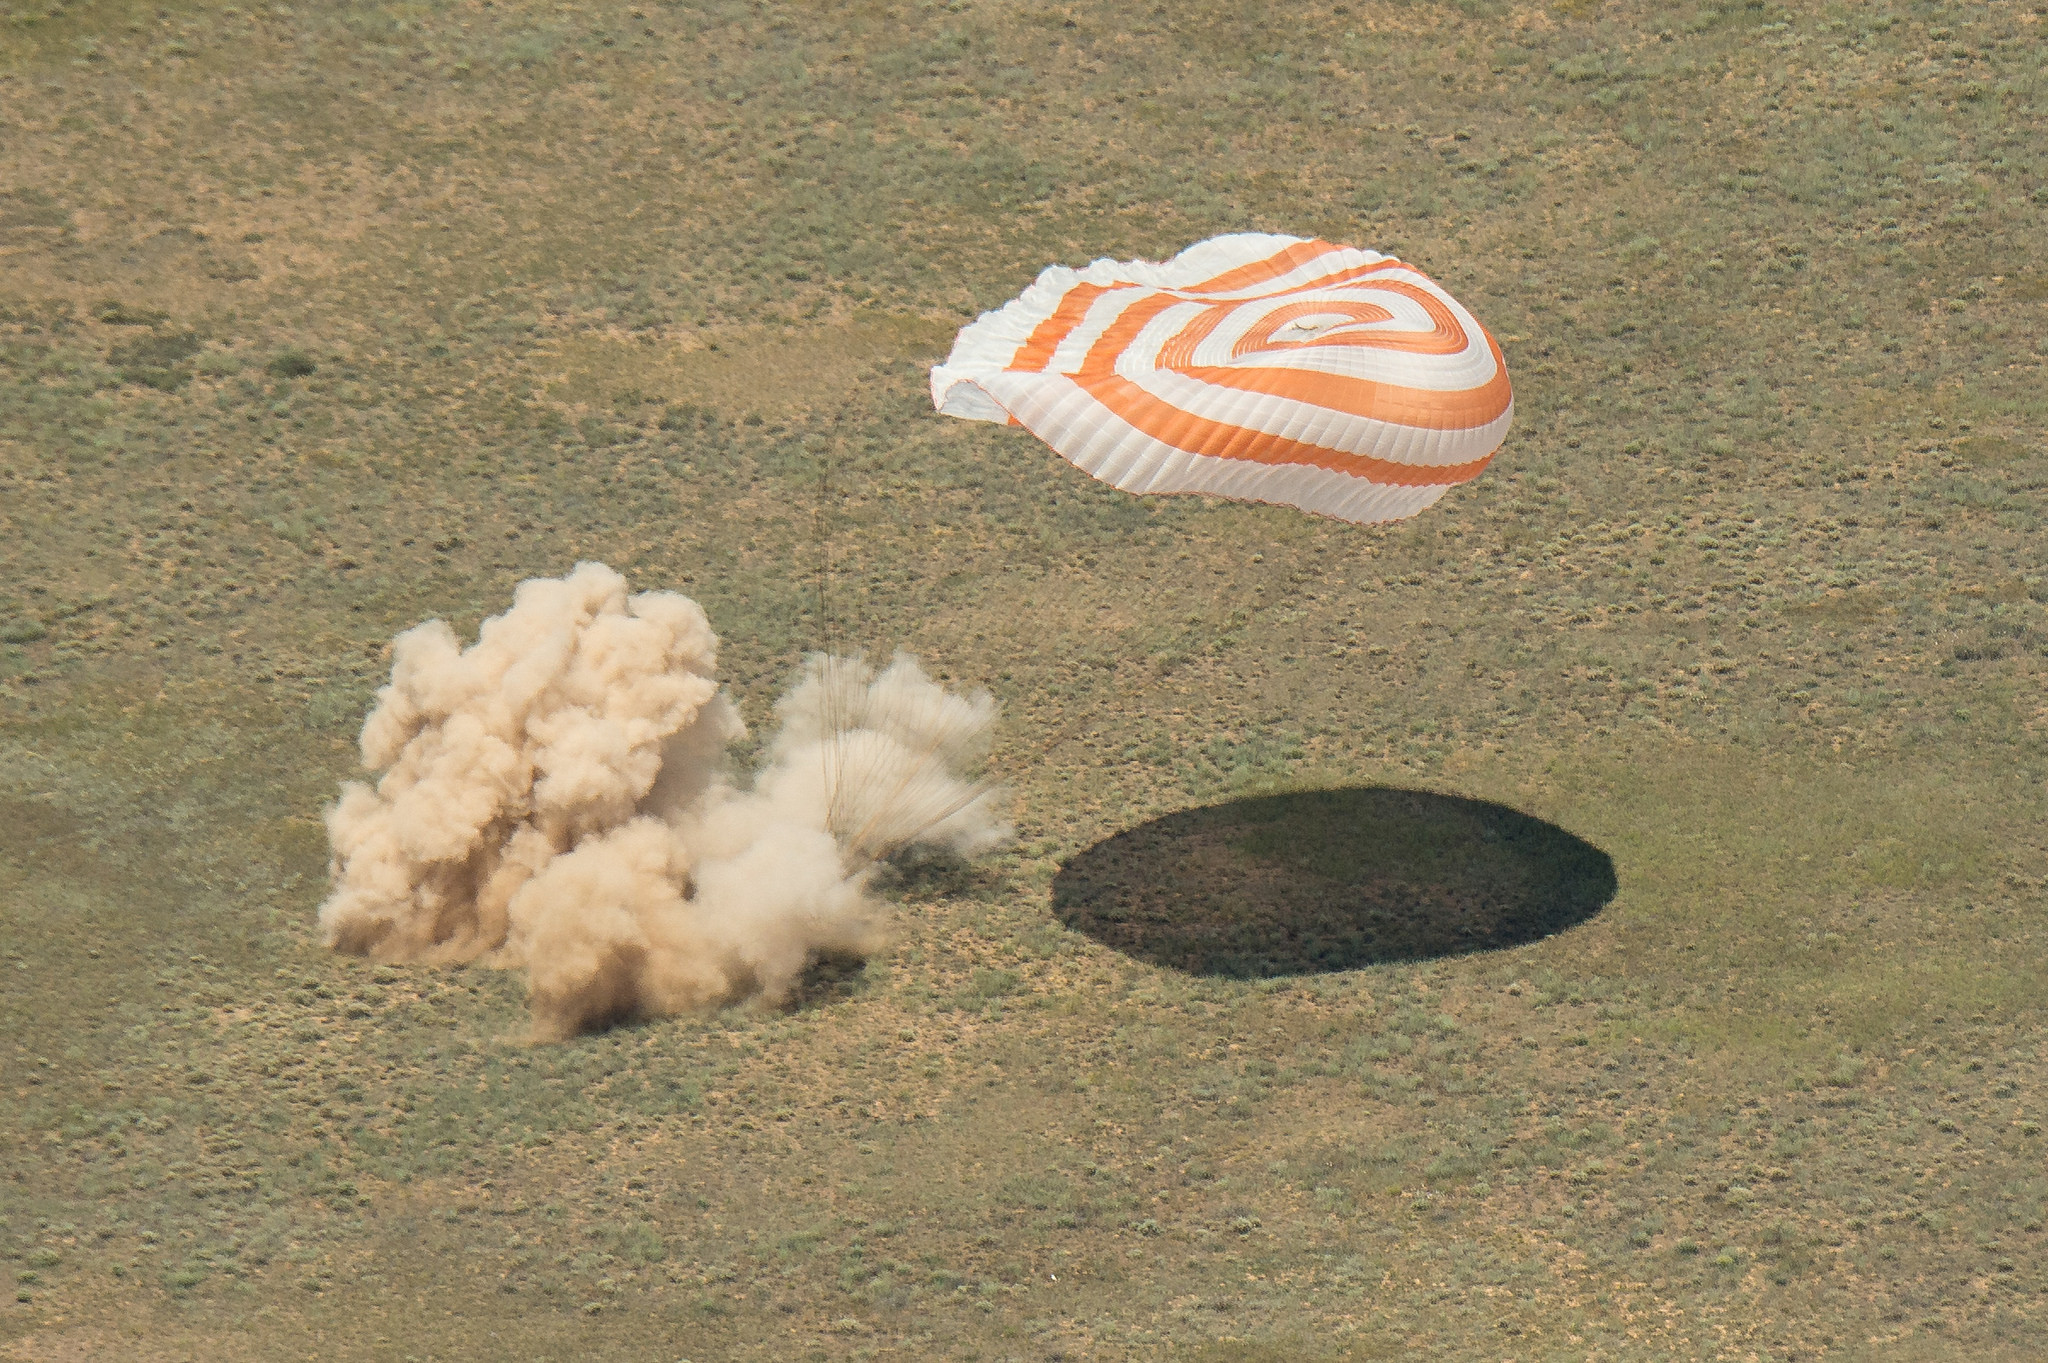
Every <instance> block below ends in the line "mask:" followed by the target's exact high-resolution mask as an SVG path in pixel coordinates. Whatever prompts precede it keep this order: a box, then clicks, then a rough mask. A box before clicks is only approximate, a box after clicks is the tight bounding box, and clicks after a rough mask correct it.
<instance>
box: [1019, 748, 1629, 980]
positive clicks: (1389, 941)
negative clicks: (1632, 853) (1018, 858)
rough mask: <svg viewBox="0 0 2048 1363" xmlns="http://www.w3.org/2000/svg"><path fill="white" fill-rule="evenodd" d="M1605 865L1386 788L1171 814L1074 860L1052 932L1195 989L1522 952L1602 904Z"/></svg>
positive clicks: (1571, 848) (1581, 847) (1496, 819)
mask: <svg viewBox="0 0 2048 1363" xmlns="http://www.w3.org/2000/svg"><path fill="white" fill-rule="evenodd" d="M1615 889H1616V880H1615V875H1614V861H1613V859H1612V858H1611V857H1609V856H1608V855H1607V854H1606V853H1605V852H1603V851H1601V850H1600V849H1599V848H1597V847H1595V846H1593V845H1592V844H1591V843H1589V842H1586V841H1585V840H1584V839H1582V838H1579V837H1576V836H1574V835H1573V834H1571V833H1568V832H1566V831H1565V830H1564V829H1562V828H1559V827H1558V826H1557V825H1555V824H1551V823H1545V822H1544V821H1543V820H1541V819H1537V818H1532V817H1531V816H1529V815H1527V814H1524V813H1521V812H1520V811H1519V810H1514V809H1510V808H1508V807H1507V806H1506V805H1499V804H1493V803H1490V802H1488V801H1485V800H1470V799H1465V798H1462V797H1460V796H1456V795H1439V794H1435V793H1433V792H1430V791H1421V790H1402V789H1398V788H1395V787H1389V786H1359V787H1349V788H1341V789H1336V790H1306V791H1294V792H1288V793H1285V794H1277V795H1262V796H1255V797H1252V798H1248V799H1242V800H1232V801H1230V802H1228V803H1226V804H1220V805H1210V806H1207V807H1205V808H1201V809H1189V810H1183V811H1181V812H1180V813H1177V814H1169V815H1166V816H1165V817H1163V818H1159V819H1154V820H1152V821H1151V822H1149V823H1144V824H1140V825H1138V826H1137V827H1135V828H1130V829H1126V830H1125V831H1124V832H1121V833H1118V834H1117V835H1116V836H1114V837H1111V838H1107V839H1105V840H1103V841H1102V842H1099V843H1096V844H1095V845H1094V846H1093V847H1090V848H1088V849H1086V850H1085V851H1083V852H1080V853H1078V854H1077V855H1075V856H1074V857H1073V858H1071V859H1070V860H1069V861H1068V862H1067V863H1066V864H1065V865H1064V866H1063V867H1061V868H1060V871H1059V874H1058V875H1057V876H1056V877H1054V880H1053V908H1054V912H1055V913H1057V914H1058V916H1059V918H1060V920H1061V921H1062V922H1063V923H1065V924H1066V925H1067V926H1068V927H1070V928H1072V929H1074V930H1075V931H1077V932H1081V933H1085V934H1086V935H1088V936H1089V937H1092V938H1094V939H1095V940H1096V941H1098V942H1101V943H1102V944H1103V945H1105V946H1108V947H1112V948H1114V949H1116V950H1118V951H1121V952H1123V953H1125V954H1126V955H1129V956H1133V957H1136V958H1138V959H1139V960H1143V961H1148V962H1150V963H1152V964H1154V965H1160V966H1167V967H1170V968H1172V969H1175V970H1181V971H1185V972H1187V973H1189V974H1193V975H1217V976H1225V977H1229V978H1235V979H1267V978H1272V977H1275V976H1284V975H1313V974H1321V973H1325V972H1329V971H1338V970H1353V969H1356V968H1358V967H1360V966H1367V965H1373V964H1377V963H1380V962H1388V961H1415V960H1428V959H1433V958H1437V957H1444V956H1462V955H1466V954H1469V953H1471V952H1476V951H1490V950H1495V949H1498V948H1501V947H1511V946H1519V945H1521V944H1523V943H1525V942H1533V941H1537V940H1539V939H1541V938H1544V937H1548V936H1550V935H1552V934H1553V933H1557V932H1562V931H1564V930H1565V929H1566V928H1570V927H1573V926H1576V925H1577V924H1579V923H1583V922H1585V921H1586V920H1587V919H1588V918H1591V917H1592V916H1593V915H1594V914H1596V913H1598V912H1600V910H1601V909H1602V908H1604V907H1606V905H1607V903H1608V902H1609V901H1610V900H1612V899H1613V898H1614V893H1615Z"/></svg>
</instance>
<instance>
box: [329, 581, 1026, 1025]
mask: <svg viewBox="0 0 2048 1363" xmlns="http://www.w3.org/2000/svg"><path fill="white" fill-rule="evenodd" d="M717 662H718V638H717V636H716V635H715V634H714V633H713V632H712V629H711V624H710V621H709V620H708V619H707V618H706V617H705V614H704V611H703V610H702V608H700V607H699V606H698V605H697V603H696V602H694V601H692V600H690V599H689V598H687V597H684V596H680V595H677V594H675V593H672V592H661V591H650V592H640V593H637V594H629V593H628V591H627V589H626V582H625V579H624V578H623V577H621V576H620V575H619V574H618V573H616V572H614V571H613V570H611V569H610V568H607V567H605V566H604V565H602V564H598V563H584V564H579V565H578V566H577V567H576V569H575V571H573V572H571V573H570V574H569V575H568V576H567V577H564V578H538V579H533V580H530V581H527V582H523V583H521V584H520V585H519V587H518V588H517V590H516V591H515V593H514V595H513V603H512V608H511V609H510V610H508V611H507V612H505V613H504V614H503V615H499V616H494V617H493V618H491V619H489V620H486V621H485V622H484V624H483V627H482V629H481V630H480V631H479V632H478V638H477V640H476V642H475V643H474V644H472V645H470V646H469V647H467V648H464V647H463V646H462V643H461V641H460V640H459V639H458V638H457V637H456V635H455V632H454V630H453V629H451V628H450V627H449V626H448V625H447V624H446V623H444V622H442V621H439V620H430V621H428V622H427V623H425V624H423V625H420V626H417V627H416V628H413V629H410V630H407V631H405V632H404V633H403V634H400V635H399V636H398V637H397V639H395V640H394V641H393V644H392V668H391V681H390V683H389V684H388V685H387V686H385V687H384V688H383V689H382V690H380V691H379V692H378V694H377V703H376V706H375V708H374V709H372V711H371V712H370V715H369V718H368V719H367V720H366V721H365V723H364V725H363V732H362V756H363V765H364V767H365V768H367V769H368V770H370V771H371V772H376V773H381V775H379V776H378V777H377V779H376V781H375V784H374V785H372V784H367V783H364V782H357V781H351V782H347V783H344V785H343V786H342V790H341V796H340V798H339V799H338V800H337V801H336V802H335V803H334V804H333V805H332V806H330V807H329V808H328V810H327V831H328V839H329V843H330V845H331V848H332V857H333V860H332V864H331V868H330V872H331V877H332V890H331V893H330V894H329V896H328V898H327V900H326V901H325V902H324V903H323V904H322V905H321V906H320V914H319V922H320V927H321V930H322V932H323V934H324V936H325V940H326V942H327V944H328V945H329V946H330V947H332V948H333V949H335V950H337V951H342V952H347V953H350V954H353V955H361V956H370V957H374V958H376V959H377V960H380V961H390V962H427V963H454V962H463V961H480V962H484V963H487V964H489V965H493V966H498V967H502V968H506V969H517V970H523V971H524V972H525V976H526V980H527V985H528V995H529V1001H530V1004H531V1008H532V1017H533V1033H534V1036H535V1037H536V1038H537V1039H541V1040H559V1039H562V1038H565V1037H569V1036H572V1035H575V1034H576V1033H578V1032H582V1031H588V1030H592V1029H596V1028H601V1027H605V1026H609V1025H611V1024H614V1023H617V1022H622V1021H627V1020H631V1019H636V1018H646V1017H658V1016H665V1015H670V1014H675V1013H680V1012H684V1011H688V1010H693V1009H709V1008H716V1007H720V1006H724V1005H727V1004H732V1003H736V1002H740V1001H742V1000H746V999H750V998H761V999H764V1000H766V1001H768V1002H771V1003H774V1002H780V1001H783V1000H786V999H787V998H788V997H789V996H790V994H791V992H792V990H793V989H794V988H795V987H796V985H797V983H798V981H799V980H800V978H801V977H802V975H803V973H804V971H805V970H806V969H807V968H808V967H809V966H810V965H812V964H813V963H814V962H816V961H818V960H820V959H822V958H825V957H828V956H865V955H868V954H870V953H872V952H874V951H875V950H877V949H878V948H879V947H880V946H881V945H882V944H883V941H884V933H883V928H882V918H881V913H880V909H879V905H878V904H877V902H876V901H875V899H874V897H873V895H872V894H871V892H870V884H869V882H870V880H871V878H872V875H873V872H874V870H875V868H876V866H877V865H878V864H879V863H880V862H881V861H882V860H883V859H885V858H887V857H891V856H894V855H897V854H899V853H909V854H913V855H915V854H919V853H931V852H937V851H941V850H943V851H947V852H951V853H954V854H957V855H960V856H967V857H971V856H974V855H976V854H979V853H981V852H985V851H987V850H989V849H991V848H993V847H996V846H998V845H1000V844H1001V843H1002V842H1003V841H1004V840H1005V839H1006V838H1007V837H1008V835H1009V830H1008V828H1007V827H1006V826H1005V825H1003V824H1002V823H1001V822H1000V821H999V819H998V817H997V814H996V811H995V808H994V804H995V799H996V792H995V791H994V790H992V789H991V788H990V787H989V786H988V785H987V784H986V783H985V782H981V781H976V780H973V779H970V777H969V776H968V775H967V774H966V773H967V772H969V771H971V770H973V769H974V768H976V767H977V766H978V765H979V764H980V763H981V762H983V761H984V760H985V759H986V757H987V753H988V741H989V734H990V730H991V726H992V725H993V723H994V720H995V716H996V707H995V703H994V701H993V700H992V699H991V698H990V697H989V696H987V695H986V694H985V693H976V694H973V695H961V694H958V693H955V692H952V691H949V690H947V689H946V688H944V687H942V686H940V685H939V684H938V683H936V682H934V681H933V680H931V678H929V677H928V676H926V675H925V673H924V672H923V671H922V670H921V669H920V668H919V667H918V665H917V663H916V661H915V660H913V659H911V658H909V657H908V656H905V655H900V654H899V655H898V656H897V657H896V659H895V660H894V661H893V662H892V663H890V664H889V666H887V667H886V668H883V669H881V670H879V671H877V670H876V669H875V668H873V667H872V666H870V665H869V664H867V663H866V662H864V661H862V660H861V659H859V658H849V657H835V656H827V655H823V654H814V655H812V656H811V657H810V658H809V659H807V660H806V663H805V667H804V670H803V673H802V674H801V676H800V677H799V678H798V680H797V682H796V684H795V685H794V686H793V687H792V688H791V689H790V690H789V692H788V693H787V694H785V695H784V696H783V697H782V699H781V700H780V701H779V702H778V703H777V705H776V719H777V727H776V728H775V730H774V732H773V733H772V734H771V735H770V736H769V738H768V740H767V742H766V743H765V744H764V745H763V747H762V757H761V761H760V763H759V765H758V767H757V769H756V770H755V771H753V772H752V773H751V774H750V775H747V776H742V775H741V774H739V773H738V772H736V770H735V764H734V763H733V761H732V757H731V751H732V748H733V745H734V744H736V743H738V742H739V741H740V740H742V739H744V738H745V737H746V735H747V729H746V726H745V724H744V723H742V721H741V719H740V716H739V712H738V711H737V710H736V709H735V708H734V706H733V704H732V702H731V701H730V700H729V699H728V698H727V697H726V695H725V693H724V691H723V690H722V689H721V688H720V685H719V683H718V680H717V675H716V673H717Z"/></svg>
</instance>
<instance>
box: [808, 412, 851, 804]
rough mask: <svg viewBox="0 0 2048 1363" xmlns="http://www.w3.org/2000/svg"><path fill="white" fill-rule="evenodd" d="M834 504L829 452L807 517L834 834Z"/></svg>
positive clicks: (822, 746) (823, 757)
mask: <svg viewBox="0 0 2048 1363" xmlns="http://www.w3.org/2000/svg"><path fill="white" fill-rule="evenodd" d="M831 499H832V457H831V453H830V451H829V450H825V451H820V452H819V456H818V504H817V507H816V509H815V510H814V512H813V514H812V518H811V538H812V539H813V540H814V541H815V543H816V546H817V551H818V564H817V574H816V576H817V581H816V584H815V585H816V588H817V594H818V636H819V637H818V642H819V653H820V658H821V661H820V662H819V665H818V674H817V679H818V685H819V686H820V687H822V688H823V691H824V694H823V695H822V696H820V697H819V704H818V711H819V723H820V727H821V729H822V732H821V733H820V734H819V736H818V757H819V760H820V761H821V762H822V763H823V764H824V771H823V777H824V783H825V786H824V789H825V826H826V828H828V829H830V830H831V831H832V832H834V833H835V834H836V833H837V832H838V831H839V826H840V823H841V822H842V820H841V817H840V803H841V796H840V791H841V788H842V786H843V784H844V781H845V772H844V770H843V765H844V763H843V757H844V748H845V740H844V734H845V732H846V727H847V720H848V719H849V718H850V716H848V715H846V714H844V713H843V711H844V708H845V706H844V704H843V700H844V698H843V697H842V695H841V694H840V688H841V685H842V680H841V678H840V677H839V676H838V675H837V674H838V672H839V671H840V670H841V662H840V659H839V631H838V628H837V624H836V622H835V621H834V620H833V618H832V528H831V523H830V521H829V518H828V511H829V508H830V505H831Z"/></svg>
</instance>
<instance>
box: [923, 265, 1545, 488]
mask: <svg viewBox="0 0 2048 1363" xmlns="http://www.w3.org/2000/svg"><path fill="white" fill-rule="evenodd" d="M932 404H933V406H935V407H936V408H937V409H938V410H939V411H940V412H942V413H944V414H946V415H947V416H957V417H964V418H967V419H969V420H976V421H998V422H1007V423H1009V424H1010V425H1013V426H1023V427H1025V428H1026V429H1028V430H1029V431H1030V432H1031V433H1032V434H1033V435H1035V436H1037V437H1038V438H1039V439H1041V440H1043V441H1044V442H1045V443H1046V444H1048V445H1050V446H1052V447H1053V448H1054V449H1055V450H1057V451H1059V453H1060V454H1061V455H1063V456H1064V457H1065V458H1066V459H1068V460H1069V461H1070V462H1072V463H1073V464H1075V465H1077V466H1078V467H1080V468H1082V469H1083V470H1085V471H1087V472H1088V473H1090V474H1092V475H1094V476H1095V477H1097V478H1100V479H1102V480H1103V481H1104V482H1106V483H1110V484H1112V485H1114V486H1116V487H1119V488H1122V489H1123V490H1125V491H1126V492H1162V493H1163V492H1201V493H1209V494H1212V495H1215V496H1220V497H1233V498H1238V499H1240V500H1244V501H1257V502H1274V503H1278V504H1280V505H1283V506H1293V507H1299V508H1300V509H1302V510H1303V511H1312V512H1316V513H1318V514H1321V515H1325V516H1335V517H1337V518H1338V519H1340V520H1347V521H1355V522H1358V523H1361V524H1365V523H1370V522H1374V521H1391V520H1399V519H1401V518H1402V517H1404V516H1412V515H1414V514H1415V513H1416V512H1418V511H1420V510H1422V509H1423V508H1424V507H1426V506H1428V505H1430V504H1431V503H1433V502H1435V501H1436V500H1437V498H1439V497H1441V496H1443V494H1444V492H1445V491H1446V490H1447V489H1448V488H1449V487H1451V486H1452V485H1453V484H1455V483H1462V482H1466V481H1468V480H1470V479H1472V478H1476V477H1477V476H1478V475H1479V472H1480V470H1482V469H1484V468H1485V467H1486V465H1487V462H1488V461H1489V460H1490V459H1492V458H1493V453H1494V451H1495V450H1497V449H1499V448H1500V443H1501V441H1502V440H1503V439H1505V438H1506V436H1507V430H1508V422H1509V420H1510V419H1511V418H1512V416H1513V413H1514V395H1513V394H1512V392H1511V391H1510V390H1509V387H1508V372H1507V362H1506V360H1505V359H1503V358H1502V356H1501V352H1500V346H1499V345H1497V344H1496V343H1495V342H1494V339H1493V337H1492V336H1490V335H1488V334H1487V331H1486V328H1484V327H1482V326H1481V325H1479V322H1478V321H1477V320H1476V319H1475V318H1474V317H1473V316H1472V314H1471V313H1469V312H1467V311H1466V310H1465V309H1464V307H1463V306H1462V305H1461V304H1459V302H1458V301H1457V300H1456V299H1455V298H1452V297H1451V296H1450V294H1448V293H1446V292H1445V291H1444V289H1443V288H1442V287H1441V286H1439V285H1438V284H1437V283H1436V281H1435V280H1433V279H1431V278H1429V276H1427V275H1425V274H1423V273H1422V272H1421V271H1420V270H1418V269H1416V268H1415V267H1414V266H1412V265H1405V264H1403V263H1402V262H1400V261H1398V260H1396V259H1394V258H1393V257H1391V256H1383V255H1381V254H1379V253H1378V252H1377V251H1361V250H1358V249H1356V248H1354V247H1349V246H1335V245H1332V244H1331V243H1329V242H1326V241H1305V240H1303V239H1302V238H1300V237H1287V236H1270V235H1264V234H1255V233H1244V234H1238V235H1233V236H1223V237H1212V238H1210V239H1209V240H1208V241H1204V242H1198V243H1197V244H1195V245H1193V246H1190V247H1189V248H1188V249H1187V250H1185V251H1182V252H1181V253H1180V254H1179V255H1177V256H1175V257H1174V258H1173V259H1172V260H1169V261H1166V262H1164V263H1162V264H1154V263H1152V262H1150V261H1112V260H1098V261H1096V262H1095V263H1094V264H1093V265H1090V266H1089V267H1088V268H1087V269H1085V270H1072V269H1068V268H1066V267H1064V266H1058V265H1055V266H1052V267H1051V268H1049V269H1047V270H1046V271H1045V272H1044V273H1042V274H1040V275H1039V276H1038V280H1037V282H1036V283H1034V284H1033V285H1032V286H1031V287H1030V288H1028V289H1026V290H1025V291H1024V293H1023V295H1022V296H1021V297H1019V298H1016V299H1014V300H1012V301H1011V302H1010V303H1008V304H1007V305H1005V306H1004V307H1003V308H1001V309H1000V310H999V311H996V312H986V313H983V314H982V315H981V317H980V318H979V319H978V320H977V321H975V322H974V323H973V324H971V325H969V326H967V327H965V328H963V329H962V330H961V332H960V334H959V336H958V337H957V338H956V339H955V340H954V342H953V352H952V354H951V355H949V356H948V357H947V359H946V362H945V363H944V364H942V365H939V366H938V367H937V368H935V369H933V370H932Z"/></svg>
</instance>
